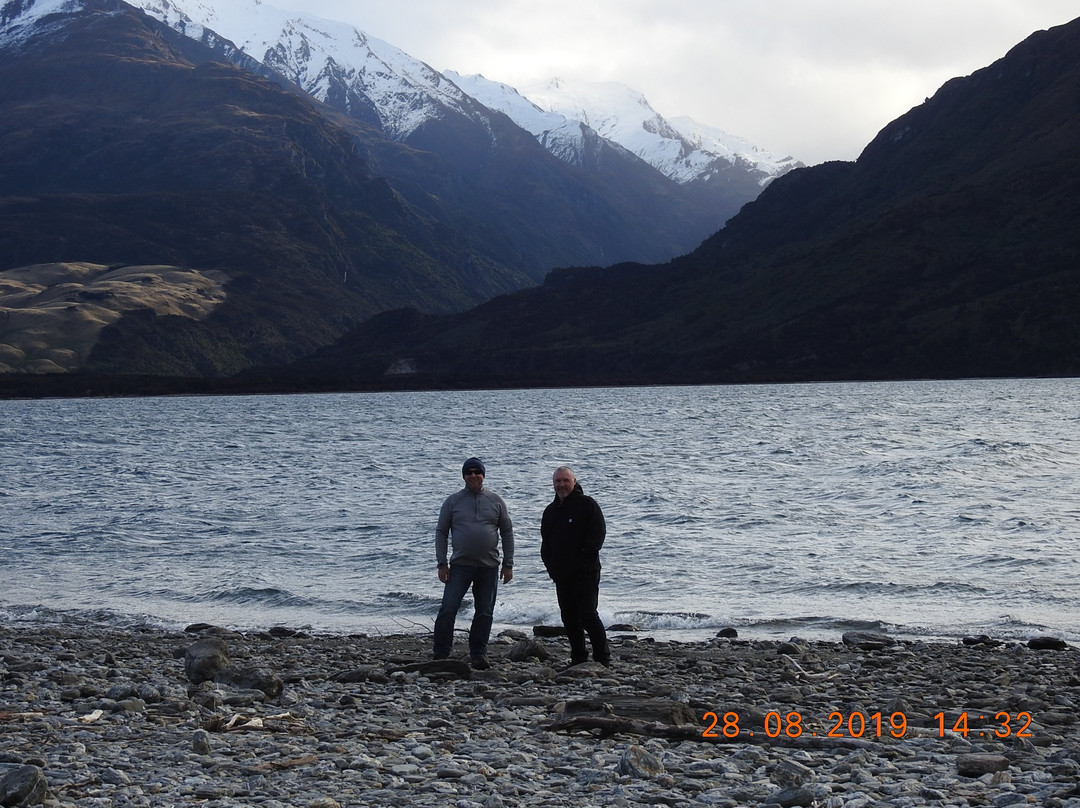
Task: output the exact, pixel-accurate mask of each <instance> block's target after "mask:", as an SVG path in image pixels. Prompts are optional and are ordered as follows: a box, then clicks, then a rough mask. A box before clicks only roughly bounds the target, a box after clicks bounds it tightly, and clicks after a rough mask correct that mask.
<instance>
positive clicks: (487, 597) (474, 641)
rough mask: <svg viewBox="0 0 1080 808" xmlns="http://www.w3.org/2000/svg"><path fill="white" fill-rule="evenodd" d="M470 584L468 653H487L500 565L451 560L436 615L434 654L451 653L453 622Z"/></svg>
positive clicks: (443, 654)
mask: <svg viewBox="0 0 1080 808" xmlns="http://www.w3.org/2000/svg"><path fill="white" fill-rule="evenodd" d="M470 586H472V594H473V621H472V626H471V628H470V629H469V656H471V657H480V656H484V655H485V654H486V653H487V647H488V637H489V636H490V635H491V621H492V618H493V617H494V615H495V596H496V595H497V594H498V591H499V568H498V567H468V566H465V565H463V564H454V565H452V566H451V567H450V580H448V581H447V582H446V585H445V586H444V587H443V598H442V605H441V606H440V607H439V616H438V617H436V618H435V648H434V651H435V656H436V657H447V656H450V649H451V648H453V646H454V622H455V621H456V620H457V613H458V609H460V608H461V601H462V600H463V599H464V598H465V593H466V592H468V591H469V587H470Z"/></svg>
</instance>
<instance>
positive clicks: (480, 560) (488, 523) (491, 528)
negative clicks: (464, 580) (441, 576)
mask: <svg viewBox="0 0 1080 808" xmlns="http://www.w3.org/2000/svg"><path fill="white" fill-rule="evenodd" d="M500 536H501V537H502V558H503V561H502V563H503V565H504V566H507V567H512V566H514V526H513V524H512V523H511V521H510V512H509V511H508V510H507V508H506V503H505V502H503V499H502V497H500V496H499V495H498V494H496V493H495V492H493V491H489V490H488V489H486V488H481V489H480V490H479V491H476V492H473V491H470V490H469V489H468V488H463V489H461V490H460V491H458V492H457V493H456V494H451V495H450V496H448V497H447V498H446V501H445V502H443V504H442V508H441V509H440V511H439V523H438V525H436V527H435V560H436V561H437V562H438V563H439V566H442V565H443V564H446V563H450V564H451V565H453V564H467V565H471V566H474V567H497V566H499V538H500ZM448 544H452V545H453V553H452V554H451V555H450V558H449V562H448V560H447V557H446V554H447V549H448Z"/></svg>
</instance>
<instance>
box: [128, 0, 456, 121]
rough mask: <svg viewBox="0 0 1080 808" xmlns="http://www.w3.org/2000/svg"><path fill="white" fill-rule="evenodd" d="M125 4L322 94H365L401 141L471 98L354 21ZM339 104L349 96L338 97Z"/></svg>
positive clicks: (246, 1)
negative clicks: (229, 46) (213, 39)
mask: <svg viewBox="0 0 1080 808" xmlns="http://www.w3.org/2000/svg"><path fill="white" fill-rule="evenodd" d="M130 2H131V4H132V5H134V6H136V7H138V8H141V9H142V10H143V11H145V12H146V13H148V14H150V15H151V16H153V17H156V18H157V19H159V20H161V21H162V22H164V23H165V24H166V25H168V26H170V27H171V28H173V29H175V30H177V31H179V32H181V33H183V34H185V35H186V36H189V37H192V38H193V39H200V40H204V41H205V40H207V39H208V38H210V37H208V35H207V33H206V32H207V31H212V32H214V33H216V34H217V35H218V36H220V37H224V38H226V39H228V40H230V41H231V42H232V43H233V44H235V45H236V47H237V48H239V49H240V50H241V51H243V52H244V53H245V54H246V55H247V56H249V57H250V58H252V59H254V60H255V61H257V62H260V63H262V64H263V65H265V66H266V67H268V68H270V69H272V70H274V71H276V72H277V73H279V74H280V75H282V76H284V77H285V78H287V79H289V80H290V81H292V82H293V83H294V84H296V85H297V86H299V87H301V88H302V89H303V90H305V91H306V92H307V93H309V94H310V95H312V96H313V97H315V98H318V99H319V100H321V101H328V100H331V98H332V96H334V95H335V94H337V95H339V96H340V95H342V94H345V95H350V96H353V97H355V98H362V99H370V103H371V104H372V108H371V109H372V112H373V114H374V115H375V116H377V118H378V122H379V124H380V125H381V127H382V129H383V131H384V132H385V133H386V134H387V135H388V136H389V137H391V138H393V139H395V140H404V139H405V138H406V137H408V135H409V134H410V133H411V132H413V131H414V130H415V129H416V128H417V127H418V126H420V125H421V124H423V123H424V121H425V120H427V119H428V118H429V117H432V116H436V117H437V116H438V115H440V110H441V109H443V108H447V107H448V108H450V109H454V110H456V111H458V112H461V113H463V114H466V115H472V113H473V110H472V105H471V102H470V99H469V98H468V97H467V96H466V95H465V94H464V93H462V92H461V90H460V89H459V88H458V87H457V86H456V85H454V84H453V82H451V81H447V80H446V79H445V78H444V77H443V76H442V75H441V74H440V73H439V72H438V71H436V70H434V69H432V68H431V67H429V66H428V65H426V64H425V63H423V62H421V61H420V60H419V59H414V58H413V57H411V56H409V55H408V54H407V53H405V52H404V51H402V50H400V49H399V48H396V47H394V46H393V45H390V44H389V43H386V42H383V41H382V40H380V39H376V38H374V37H370V36H367V35H366V34H365V33H363V32H362V31H359V30H357V29H356V28H354V27H353V26H351V25H349V24H347V23H342V22H335V21H333V20H325V19H322V18H321V17H316V16H314V15H310V14H305V13H301V12H293V11H283V10H281V9H278V8H275V7H274V6H271V5H269V4H267V3H264V2H262V0H231V2H229V3H220V2H210V0H130ZM339 105H340V106H343V107H344V108H345V110H346V111H351V110H349V109H348V107H349V102H348V101H343V100H340V99H339Z"/></svg>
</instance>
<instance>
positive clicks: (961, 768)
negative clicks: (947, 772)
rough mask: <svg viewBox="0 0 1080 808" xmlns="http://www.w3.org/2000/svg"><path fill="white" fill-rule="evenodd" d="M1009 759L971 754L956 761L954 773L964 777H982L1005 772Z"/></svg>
mask: <svg viewBox="0 0 1080 808" xmlns="http://www.w3.org/2000/svg"><path fill="white" fill-rule="evenodd" d="M1008 768H1009V759H1008V758H1007V757H1005V756H1004V755H993V754H988V753H985V752H971V753H969V754H966V755H960V756H959V757H958V758H957V759H956V771H957V773H958V774H960V775H962V776H964V777H982V776H983V775H984V774H990V773H993V772H1001V771H1005V770H1006V769H1008Z"/></svg>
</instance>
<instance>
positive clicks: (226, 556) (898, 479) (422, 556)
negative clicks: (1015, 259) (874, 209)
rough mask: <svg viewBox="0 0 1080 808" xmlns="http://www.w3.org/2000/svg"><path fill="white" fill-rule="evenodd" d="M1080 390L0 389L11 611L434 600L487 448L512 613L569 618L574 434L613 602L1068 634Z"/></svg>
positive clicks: (416, 606) (178, 611) (427, 618)
mask: <svg viewBox="0 0 1080 808" xmlns="http://www.w3.org/2000/svg"><path fill="white" fill-rule="evenodd" d="M1078 394H1080V382H1078V381H1077V380H1005V381H964V382H918V383H885V384H828V385H825V384H822V385H792V386H754V387H674V388H667V387H663V388H628V389H610V388H605V389H587V390H569V391H560V390H538V391H537V390H533V391H478V392H453V393H399V394H343V395H318V396H253V397H221V398H215V397H191V398H150V399H108V400H97V399H92V400H41V401H6V402H0V512H2V514H3V518H2V522H0V553H2V556H3V564H2V572H0V587H2V588H0V613H2V614H5V615H6V616H7V618H8V619H19V620H23V619H61V618H62V619H86V618H89V619H95V620H101V619H106V620H113V621H121V622H126V621H132V622H139V621H149V622H152V623H158V624H165V625H169V626H182V625H185V624H187V623H190V622H195V621H207V622H215V623H220V624H224V625H230V626H235V627H240V628H246V627H267V626H270V625H289V626H309V627H311V628H314V629H318V630H329V631H340V632H353V631H383V630H402V629H404V630H412V629H426V628H430V626H431V625H432V623H433V619H434V613H435V610H436V607H437V603H438V600H439V597H440V595H441V584H439V583H438V581H437V578H436V575H435V564H434V542H433V535H434V524H435V517H436V514H437V512H438V508H439V505H440V503H441V502H442V500H443V498H444V497H446V496H447V495H448V494H449V493H451V492H452V491H453V490H455V489H456V488H458V487H460V485H461V477H460V468H461V462H462V460H464V459H465V458H466V457H468V456H470V455H474V454H475V455H479V456H480V457H482V458H483V459H484V460H485V462H486V463H487V466H488V476H487V485H488V486H490V487H491V488H494V489H495V490H497V491H499V492H500V493H501V494H502V495H503V496H504V498H505V499H506V500H507V503H508V504H509V506H510V510H511V515H512V516H513V518H514V523H515V528H516V533H517V568H516V576H515V580H514V581H513V582H512V583H511V584H510V585H508V586H503V587H501V588H500V592H499V602H498V607H497V611H496V621H497V623H500V624H505V625H515V626H521V627H528V626H530V625H532V624H534V623H539V622H547V623H553V622H557V621H558V618H557V611H556V609H555V603H554V601H555V599H554V591H553V588H552V586H551V584H550V582H549V581H548V580H547V578H546V576H545V574H544V572H543V567H542V566H541V564H540V561H539V532H538V526H539V520H540V513H541V511H542V510H543V508H544V506H545V505H546V504H547V502H548V501H549V500H550V498H551V489H550V476H551V472H552V470H553V469H554V467H555V466H556V465H559V464H561V463H568V464H570V465H572V466H573V467H574V468H575V469H576V470H577V472H578V477H579V479H580V480H581V482H582V485H583V487H584V488H585V491H586V493H589V494H591V495H593V496H594V497H596V498H597V500H598V501H599V502H600V504H601V506H602V507H603V508H604V512H605V514H606V516H607V519H608V529H609V533H608V540H607V544H606V545H605V548H604V553H603V562H604V580H603V583H602V585H601V613H602V616H603V617H604V618H605V619H606V620H607V621H608V622H626V623H633V624H635V625H637V626H640V627H642V628H648V629H653V630H662V631H663V633H664V634H665V635H667V636H683V637H686V638H693V637H698V636H709V635H711V634H713V633H714V632H715V630H716V629H717V628H718V627H721V626H726V625H734V626H736V627H737V628H739V629H740V632H741V633H742V634H743V635H744V636H751V637H761V636H784V637H787V636H791V635H794V634H799V635H801V636H806V637H815V636H820V637H832V638H835V637H837V636H838V634H839V632H840V631H842V630H844V629H847V628H850V627H864V628H876V627H882V628H885V629H887V630H890V631H894V632H897V633H900V634H906V635H925V636H934V637H940V636H959V635H964V634H970V633H987V634H992V635H995V636H1002V637H1025V636H1029V635H1032V634H1035V633H1043V632H1049V633H1054V634H1057V635H1059V636H1063V637H1065V638H1067V639H1070V640H1073V641H1080V593H1078V592H1077V587H1076V581H1077V580H1078V579H1080V564H1078V561H1077V552H1076V542H1077V540H1078V538H1080V531H1078V530H1077V519H1078V516H1080V506H1078V504H1077V503H1078V502H1080V482H1078V478H1080V444H1078V434H1080V403H1078V401H1080V395H1078ZM467 616H468V615H463V618H467Z"/></svg>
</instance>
